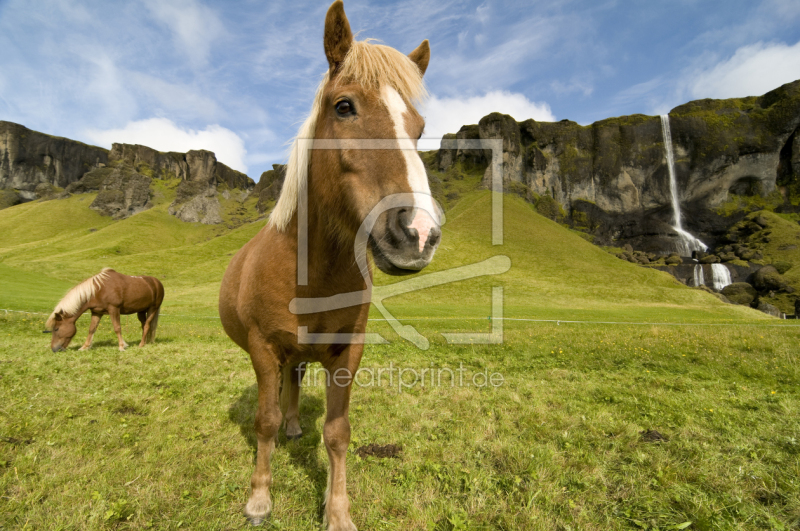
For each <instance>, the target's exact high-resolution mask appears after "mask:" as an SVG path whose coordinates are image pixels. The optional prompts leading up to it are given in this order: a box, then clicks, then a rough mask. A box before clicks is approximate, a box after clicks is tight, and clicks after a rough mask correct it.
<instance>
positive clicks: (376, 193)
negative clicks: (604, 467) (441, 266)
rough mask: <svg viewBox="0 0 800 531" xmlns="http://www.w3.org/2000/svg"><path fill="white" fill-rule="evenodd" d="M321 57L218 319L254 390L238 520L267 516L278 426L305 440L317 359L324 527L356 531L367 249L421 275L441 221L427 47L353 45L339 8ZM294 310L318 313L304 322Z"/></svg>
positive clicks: (384, 266)
mask: <svg viewBox="0 0 800 531" xmlns="http://www.w3.org/2000/svg"><path fill="white" fill-rule="evenodd" d="M324 48H325V55H326V56H327V59H328V64H329V69H328V72H327V74H326V75H325V77H324V78H323V81H322V83H321V85H320V87H319V89H318V91H317V94H316V97H315V99H314V104H313V107H312V110H311V114H310V115H309V117H308V119H307V120H306V122H305V123H304V124H303V125H302V127H301V128H300V131H299V133H298V136H297V138H296V139H295V142H294V145H293V147H292V152H291V155H290V157H289V164H288V168H287V175H286V180H285V182H284V186H283V189H282V191H281V196H280V198H279V200H278V203H277V205H276V207H275V209H274V211H273V212H272V214H271V215H270V220H269V223H268V224H267V226H265V227H264V228H263V229H262V230H261V231H260V232H259V233H258V234H257V235H256V236H255V237H254V238H253V239H252V240H251V241H250V242H248V243H247V244H246V245H245V246H244V247H243V248H242V249H241V250H240V251H239V252H238V253H237V254H236V255H235V256H234V257H233V259H232V260H231V263H230V265H229V266H228V270H227V271H226V273H225V277H224V279H223V281H222V286H221V291H220V300H219V311H220V317H221V319H222V324H223V326H224V327H225V331H226V332H227V334H228V335H229V336H230V337H231V339H233V341H235V342H236V343H237V344H238V345H239V346H241V347H242V348H243V349H244V350H246V351H247V352H248V353H249V354H250V358H251V360H252V362H253V368H254V369H255V373H256V379H257V381H258V409H257V413H256V420H255V431H256V438H257V442H258V448H257V452H256V467H255V471H254V472H253V475H252V478H251V487H252V491H251V494H250V499H249V501H248V502H247V505H246V507H245V515H246V516H247V517H248V518H249V519H250V521H251V522H252V523H254V524H255V523H259V522H261V521H262V520H263V519H264V518H265V517H266V516H267V515H268V514H269V512H270V511H271V509H272V501H271V498H270V493H269V489H270V485H271V483H272V472H271V470H270V454H271V453H272V451H273V449H274V448H275V440H276V437H277V434H278V430H279V429H280V427H281V425H282V423H283V424H285V427H286V435H287V437H289V438H294V437H299V436H300V435H301V429H300V423H299V420H298V401H299V393H300V380H301V378H302V375H303V373H304V369H303V362H307V361H309V362H319V363H321V364H322V365H323V366H324V368H325V369H326V370H327V373H328V375H329V378H328V382H327V389H326V393H327V413H326V417H325V426H324V429H323V438H324V441H325V447H326V449H327V452H328V459H329V463H330V469H329V475H328V489H327V491H326V494H325V520H326V522H327V526H328V527H327V529H328V530H329V531H340V530H348V531H350V530H354V529H355V526H354V525H353V522H352V520H351V518H350V502H349V500H348V496H347V487H346V479H345V478H346V475H345V456H346V452H347V446H348V444H349V442H350V422H349V418H348V410H349V403H350V389H351V386H352V380H353V378H354V376H355V372H356V370H357V369H358V365H359V362H360V360H361V354H362V351H363V343H364V338H365V329H366V325H367V314H368V310H369V304H370V303H369V301H370V296H371V285H372V283H371V278H372V272H371V269H370V267H369V266H368V265H367V260H366V248H367V246H369V247H370V249H371V251H372V256H373V260H374V262H375V264H376V265H377V266H378V268H380V269H381V270H382V271H385V272H387V273H389V274H394V275H399V274H407V273H413V272H416V271H419V270H420V269H422V268H423V267H425V266H426V265H427V264H428V263H429V262H430V261H431V259H432V258H433V254H434V251H435V250H436V248H437V246H438V244H439V240H440V237H441V231H440V228H439V224H440V223H439V220H440V219H441V218H440V215H441V211H440V210H438V209H437V207H436V206H435V203H434V201H433V200H432V198H431V195H430V188H429V186H428V179H427V174H426V173H425V168H424V166H423V164H422V160H421V159H420V157H419V154H418V153H417V151H416V141H417V139H419V137H420V136H421V134H422V130H423V126H424V121H423V119H422V117H421V116H420V115H419V114H418V113H417V111H416V109H415V108H414V106H413V103H414V102H415V101H419V100H420V99H421V98H422V97H424V96H425V88H424V85H423V82H422V76H423V74H424V72H425V70H426V68H427V66H428V61H429V59H430V48H429V46H428V41H427V40H426V41H423V42H422V44H421V45H420V46H419V47H418V48H417V49H415V50H414V51H413V52H411V53H410V54H409V55H408V56H405V55H403V54H402V53H400V52H398V51H396V50H394V49H392V48H389V47H387V46H381V45H375V44H370V43H369V42H368V41H364V42H357V41H354V40H353V36H352V33H351V31H350V24H349V22H348V20H347V17H346V16H345V13H344V8H343V5H342V2H341V1H339V0H337V1H336V2H334V3H333V5H331V7H330V8H329V10H328V14H327V17H326V20H325V34H324ZM311 139H313V140H311ZM306 199H307V201H306ZM295 299H296V300H295ZM293 300H295V303H294V304H296V303H297V301H300V300H304V301H309V300H310V301H312V302H314V301H316V302H317V303H318V304H317V306H316V307H315V308H316V309H315V310H314V311H313V312H307V311H303V312H299V311H296V306H295V305H294V304H293V303H292V301H293ZM293 308H295V312H293V311H292V309H293ZM330 376H332V378H330Z"/></svg>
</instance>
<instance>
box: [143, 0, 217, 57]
mask: <svg viewBox="0 0 800 531" xmlns="http://www.w3.org/2000/svg"><path fill="white" fill-rule="evenodd" d="M144 2H145V5H146V6H147V8H148V9H149V10H150V13H151V14H152V15H153V17H154V18H155V19H156V20H158V21H159V22H160V23H161V24H163V25H164V26H166V27H167V28H169V30H170V32H171V33H172V35H173V40H174V43H175V45H176V47H177V48H178V49H180V50H181V51H182V52H183V53H184V54H185V56H186V57H187V58H188V59H189V61H190V62H191V64H192V65H193V66H194V67H195V68H201V67H204V66H206V64H207V63H208V61H209V56H210V54H211V49H212V47H213V46H214V43H215V41H216V40H217V39H218V38H220V37H221V36H223V35H224V34H225V27H224V25H223V24H222V22H221V21H220V19H219V17H218V16H217V15H216V13H215V12H214V11H213V10H212V9H211V8H209V7H208V6H205V5H203V4H202V3H200V2H199V1H196V0H144Z"/></svg>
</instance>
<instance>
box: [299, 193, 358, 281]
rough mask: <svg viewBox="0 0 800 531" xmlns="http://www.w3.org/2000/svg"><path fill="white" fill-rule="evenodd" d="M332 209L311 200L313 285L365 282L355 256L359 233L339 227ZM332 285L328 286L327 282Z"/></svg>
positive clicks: (309, 224) (309, 225)
mask: <svg viewBox="0 0 800 531" xmlns="http://www.w3.org/2000/svg"><path fill="white" fill-rule="evenodd" d="M330 214H331V213H330V212H329V211H326V209H325V207H324V206H323V205H317V206H316V208H315V206H314V204H313V201H312V200H310V201H309V212H308V279H309V285H310V286H313V285H314V284H316V283H323V284H324V283H326V282H330V281H331V279H334V280H335V281H336V282H341V283H342V284H347V285H348V286H352V285H353V284H359V285H360V284H361V283H363V275H362V274H361V272H360V271H359V269H358V266H357V262H356V258H355V235H350V234H348V233H345V232H342V231H337V230H336V227H335V224H334V223H331V220H330ZM324 287H328V286H324Z"/></svg>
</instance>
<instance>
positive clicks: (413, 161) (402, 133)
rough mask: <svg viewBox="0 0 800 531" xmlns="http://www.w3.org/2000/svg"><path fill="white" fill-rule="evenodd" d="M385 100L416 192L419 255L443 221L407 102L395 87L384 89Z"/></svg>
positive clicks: (411, 185)
mask: <svg viewBox="0 0 800 531" xmlns="http://www.w3.org/2000/svg"><path fill="white" fill-rule="evenodd" d="M381 97H382V99H383V103H384V105H386V107H387V108H388V109H389V115H390V116H391V117H392V121H393V122H394V132H395V136H396V137H397V143H398V144H399V146H400V151H401V153H402V154H403V159H404V160H405V161H406V170H407V171H408V173H407V175H406V177H407V178H408V185H409V186H410V187H411V191H412V192H413V193H414V211H413V217H412V220H411V224H410V225H409V228H412V229H416V231H417V232H418V233H419V252H422V251H423V250H424V249H425V242H427V241H428V235H429V234H430V232H431V229H433V228H435V227H437V226H438V225H439V224H438V222H437V221H436V220H438V218H439V216H438V214H437V212H438V211H437V210H436V206H435V205H434V203H433V197H431V190H430V187H429V186H428V174H427V173H425V166H424V165H423V164H422V159H420V158H419V154H418V153H417V148H416V145H415V144H414V141H413V139H411V138H409V136H408V132H407V131H406V126H405V123H406V121H405V118H404V116H403V115H404V114H405V113H406V112H407V111H408V108H407V107H406V102H404V101H403V98H402V97H400V94H398V92H397V91H396V90H395V89H393V88H391V87H386V86H384V87H383V88H382V89H381Z"/></svg>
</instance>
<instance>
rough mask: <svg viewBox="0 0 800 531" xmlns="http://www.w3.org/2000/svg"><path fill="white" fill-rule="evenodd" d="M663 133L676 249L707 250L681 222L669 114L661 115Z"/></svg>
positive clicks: (683, 251)
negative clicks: (676, 237) (676, 239)
mask: <svg viewBox="0 0 800 531" xmlns="http://www.w3.org/2000/svg"><path fill="white" fill-rule="evenodd" d="M661 133H662V134H663V135H664V151H665V152H666V156H667V168H668V170H669V192H670V195H671V196H672V212H673V213H674V218H673V219H674V223H675V224H674V225H673V226H672V228H673V229H674V230H675V232H676V233H677V234H678V242H676V245H675V246H676V250H677V251H678V254H680V255H681V256H692V251H705V250H706V249H708V246H707V245H706V244H704V243H703V242H701V241H700V240H698V239H697V238H695V237H694V235H692V234H691V233H689V232H688V231H686V230H685V229H684V228H683V224H682V223H681V204H680V201H679V200H678V181H677V179H676V178H675V155H674V153H673V151H672V133H671V132H670V129H669V115H668V114H662V115H661Z"/></svg>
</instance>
